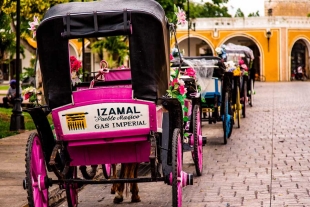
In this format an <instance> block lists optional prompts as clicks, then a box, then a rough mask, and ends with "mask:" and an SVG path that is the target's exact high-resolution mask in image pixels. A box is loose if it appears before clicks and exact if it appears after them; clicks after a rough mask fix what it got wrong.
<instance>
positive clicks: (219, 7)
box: [185, 0, 231, 19]
mask: <svg viewBox="0 0 310 207" xmlns="http://www.w3.org/2000/svg"><path fill="white" fill-rule="evenodd" d="M227 2H228V0H212V2H206V3H204V4H201V3H194V2H190V4H189V9H190V13H189V17H190V18H192V19H195V18H203V17H231V15H230V14H229V13H228V8H227V7H226V6H224V3H227ZM185 10H186V11H188V9H187V5H186V7H185Z"/></svg>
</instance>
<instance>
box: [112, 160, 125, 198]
mask: <svg viewBox="0 0 310 207" xmlns="http://www.w3.org/2000/svg"><path fill="white" fill-rule="evenodd" d="M126 168H127V166H126V165H125V164H121V172H120V176H119V178H124V177H125V171H126ZM112 187H114V190H115V197H114V200H113V202H114V203H121V202H123V192H124V187H125V185H124V183H115V184H113V186H112ZM111 191H112V189H111Z"/></svg>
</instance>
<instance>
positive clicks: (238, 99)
mask: <svg viewBox="0 0 310 207" xmlns="http://www.w3.org/2000/svg"><path fill="white" fill-rule="evenodd" d="M236 103H238V104H237V105H236V108H237V109H236V110H237V124H238V128H240V118H241V115H240V106H241V103H240V87H239V86H237V98H236Z"/></svg>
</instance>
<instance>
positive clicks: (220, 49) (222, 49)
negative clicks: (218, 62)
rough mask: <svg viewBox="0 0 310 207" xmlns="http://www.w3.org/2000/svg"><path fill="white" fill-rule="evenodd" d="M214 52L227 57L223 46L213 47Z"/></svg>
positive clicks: (221, 56)
mask: <svg viewBox="0 0 310 207" xmlns="http://www.w3.org/2000/svg"><path fill="white" fill-rule="evenodd" d="M215 52H216V54H217V55H218V56H219V57H220V58H222V59H226V58H227V54H226V49H225V46H221V47H217V48H215Z"/></svg>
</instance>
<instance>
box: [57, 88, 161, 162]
mask: <svg viewBox="0 0 310 207" xmlns="http://www.w3.org/2000/svg"><path fill="white" fill-rule="evenodd" d="M131 97H132V89H131V88H114V87H105V88H94V89H86V90H81V91H76V92H73V104H71V105H66V106H63V107H60V108H57V109H54V110H53V111H52V118H53V121H54V125H55V131H56V134H57V138H58V139H59V140H63V141H68V151H69V154H70V157H71V159H72V162H71V165H73V166H77V165H92V164H112V163H129V162H148V161H149V155H150V143H149V141H148V135H149V134H150V131H157V128H158V124H159V123H158V122H157V115H160V114H161V113H160V112H161V111H160V110H159V111H160V112H158V111H157V109H156V105H155V103H153V102H149V101H143V100H133V99H132V98H131ZM99 103H124V104H125V103H134V104H143V105H147V106H148V108H149V123H150V127H147V128H141V129H131V130H118V131H109V132H104V130H103V131H102V132H91V133H79V134H64V133H63V131H62V129H61V124H60V119H59V116H58V113H59V112H61V111H63V110H67V109H71V108H75V107H79V106H86V105H93V104H99Z"/></svg>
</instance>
